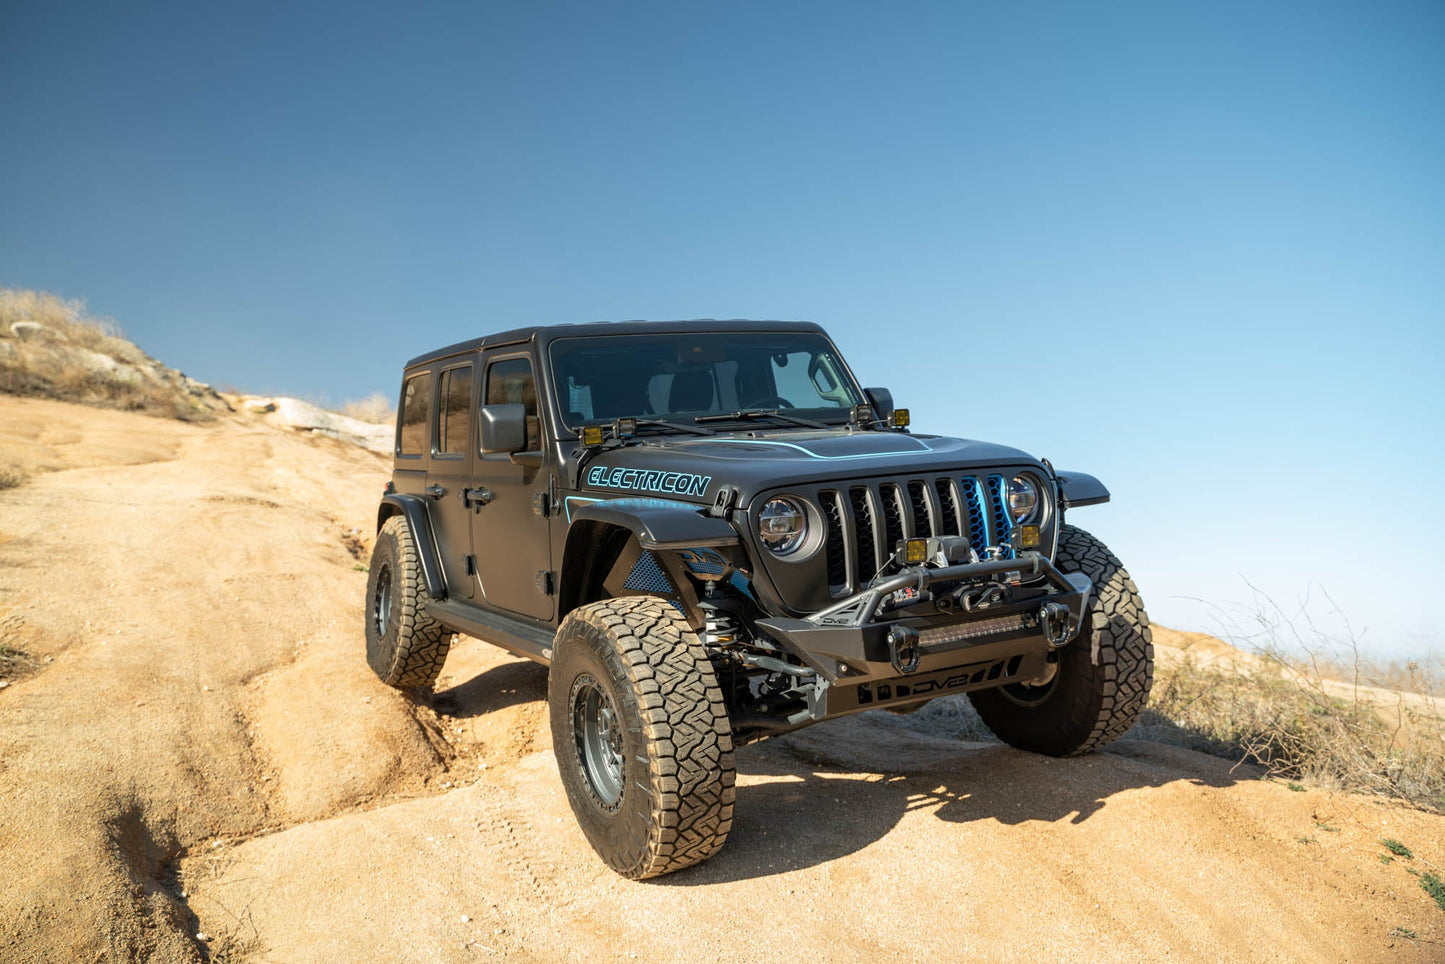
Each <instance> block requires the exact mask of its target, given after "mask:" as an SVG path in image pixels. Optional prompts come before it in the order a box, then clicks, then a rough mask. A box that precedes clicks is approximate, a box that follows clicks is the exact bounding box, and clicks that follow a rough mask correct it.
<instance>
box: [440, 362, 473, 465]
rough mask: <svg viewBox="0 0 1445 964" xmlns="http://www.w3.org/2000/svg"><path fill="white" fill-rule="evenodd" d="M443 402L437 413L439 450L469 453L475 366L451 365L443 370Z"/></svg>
mask: <svg viewBox="0 0 1445 964" xmlns="http://www.w3.org/2000/svg"><path fill="white" fill-rule="evenodd" d="M439 397H440V399H441V404H440V406H439V407H438V408H439V410H438V412H437V437H438V438H439V440H440V441H439V442H438V443H437V452H438V454H440V455H465V454H466V451H467V441H468V439H470V438H471V434H472V421H471V415H472V368H471V366H470V365H468V366H467V367H466V368H449V369H447V370H446V371H444V372H442V379H441V390H440V394H439Z"/></svg>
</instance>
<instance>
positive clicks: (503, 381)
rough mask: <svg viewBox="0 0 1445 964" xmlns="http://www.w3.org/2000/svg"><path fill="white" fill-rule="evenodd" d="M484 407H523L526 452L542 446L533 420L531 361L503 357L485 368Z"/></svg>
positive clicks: (539, 430) (534, 401)
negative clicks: (485, 393)
mask: <svg viewBox="0 0 1445 964" xmlns="http://www.w3.org/2000/svg"><path fill="white" fill-rule="evenodd" d="M574 401H577V400H576V399H574ZM486 404H488V405H525V406H526V407H527V451H529V452H535V451H537V450H539V449H540V448H541V447H542V427H541V423H540V422H539V421H538V420H537V383H536V381H535V380H533V378H532V361H531V359H529V358H507V359H504V360H503V361H497V362H492V363H491V364H490V365H488V366H487V401H486Z"/></svg>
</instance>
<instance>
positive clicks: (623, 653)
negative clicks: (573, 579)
mask: <svg viewBox="0 0 1445 964" xmlns="http://www.w3.org/2000/svg"><path fill="white" fill-rule="evenodd" d="M547 701H548V704H549V711H550V714H551V721H552V747H553V750H554V751H555V753H556V757H557V767H558V770H559V772H560V774H561V777H562V785H563V786H564V787H565V788H566V790H567V799H568V801H569V802H570V803H571V805H572V812H573V813H574V814H576V816H577V822H578V824H580V825H581V827H582V831H583V833H585V834H586V836H587V840H588V841H589V842H590V843H591V844H592V847H593V849H595V850H596V851H597V853H598V854H599V855H600V856H601V857H602V859H603V860H605V861H606V862H607V864H608V866H610V867H611V868H612V869H613V870H615V871H617V872H618V873H619V874H622V875H623V876H624V877H631V878H633V879H642V878H645V877H656V876H659V875H661V874H666V873H671V872H672V871H674V870H681V869H682V868H684V867H690V866H692V865H693V864H696V863H699V862H701V861H703V860H706V859H707V858H709V857H711V856H712V855H713V854H715V853H717V852H718V850H720V849H721V848H722V845H723V843H724V841H726V840H727V835H728V831H729V830H730V829H731V828H732V819H733V799H734V786H733V784H734V780H735V773H734V770H733V746H732V734H731V730H730V727H729V724H728V715H727V708H726V706H725V705H724V703H723V696H722V690H721V689H719V688H718V685H717V680H716V678H715V677H714V675H713V669H712V664H711V662H709V660H708V658H707V653H706V651H705V650H704V649H703V647H702V643H701V642H699V641H698V638H697V636H696V635H694V634H693V632H692V631H691V630H690V629H689V628H688V625H687V623H686V622H684V621H683V620H682V618H681V617H680V616H678V615H677V612H676V610H674V609H673V608H672V606H671V605H669V604H667V603H665V602H662V601H660V600H657V599H653V598H651V597H646V596H631V597H626V598H622V599H607V600H603V601H601V602H595V603H592V604H590V605H587V606H583V607H581V608H579V609H576V610H574V611H573V612H572V613H570V614H569V615H568V616H567V619H566V620H565V621H564V622H563V623H562V627H561V629H559V630H558V632H557V640H556V643H555V644H554V656H553V659H552V666H551V669H550V671H549V674H548V679H547Z"/></svg>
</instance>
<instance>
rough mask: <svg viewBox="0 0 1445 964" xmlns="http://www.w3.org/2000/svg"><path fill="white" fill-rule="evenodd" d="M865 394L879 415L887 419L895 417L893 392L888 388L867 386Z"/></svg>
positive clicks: (884, 419)
mask: <svg viewBox="0 0 1445 964" xmlns="http://www.w3.org/2000/svg"><path fill="white" fill-rule="evenodd" d="M863 394H864V395H866V396H868V403H869V404H870V405H872V406H873V411H874V412H875V413H876V414H877V415H878V417H879V418H880V419H881V420H883V421H885V422H888V421H891V420H892V418H893V393H892V392H890V391H889V390H888V389H886V388H865V389H863Z"/></svg>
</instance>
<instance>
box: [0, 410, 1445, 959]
mask: <svg viewBox="0 0 1445 964" xmlns="http://www.w3.org/2000/svg"><path fill="white" fill-rule="evenodd" d="M6 466H13V467H18V468H20V469H21V470H23V471H24V472H25V473H26V474H27V475H28V480H27V481H26V482H24V483H23V484H22V485H20V486H18V487H16V488H11V489H6V490H3V491H0V643H3V645H4V646H5V647H6V649H7V651H8V652H9V654H10V655H8V656H7V657H6V662H5V664H4V673H5V677H4V682H5V683H6V684H7V685H5V686H4V687H0V960H3V961H22V962H30V961H85V962H89V961H107V960H115V961H128V960H136V959H146V960H157V961H167V962H168V961H198V960H224V961H258V962H259V961H285V962H290V961H338V962H341V961H347V962H350V961H359V960H386V961H473V960H481V959H485V958H487V957H492V956H498V957H513V958H518V959H524V960H525V959H539V960H557V959H567V960H584V959H585V960H624V961H625V960H632V959H637V960H649V961H670V960H677V961H696V960H709V959H712V960H727V961H734V960H735V961H745V960H746V961H754V960H758V959H769V958H780V957H785V956H786V957H806V958H808V959H813V960H817V959H822V960H854V959H858V958H860V957H864V956H867V957H872V958H882V959H898V960H905V959H921V958H946V959H953V960H960V959H983V960H1030V961H1032V960H1038V959H1041V958H1043V959H1048V958H1052V959H1060V960H1106V961H1114V960H1117V961H1135V960H1140V959H1150V960H1158V959H1163V958H1179V959H1184V960H1211V961H1213V960H1281V961H1339V960H1351V961H1371V960H1392V961H1394V960H1399V961H1440V960H1442V959H1445V913H1442V912H1441V911H1440V909H1439V908H1438V907H1436V905H1435V904H1434V903H1433V902H1432V901H1431V900H1430V899H1429V898H1428V897H1427V896H1426V895H1425V893H1424V892H1423V891H1422V890H1421V889H1420V887H1419V886H1418V883H1417V880H1416V878H1415V877H1414V876H1411V875H1410V874H1409V873H1408V866H1407V865H1410V866H1415V867H1416V868H1417V869H1418V868H1420V867H1428V866H1433V867H1435V868H1440V867H1441V866H1442V865H1445V818H1442V817H1439V816H1435V815H1430V814H1424V813H1419V812H1416V811H1413V810H1409V809H1406V808H1403V807H1399V806H1393V805H1387V804H1383V803H1380V802H1377V801H1374V800H1370V799H1366V798H1362V797H1356V796H1349V795H1343V794H1331V793H1327V792H1325V791H1321V790H1307V791H1304V792H1292V791H1291V790H1289V789H1288V788H1287V787H1286V786H1285V785H1284V784H1282V783H1279V782H1275V781H1267V780H1262V779H1259V778H1258V775H1257V773H1255V772H1253V771H1250V770H1248V769H1245V768H1234V769H1231V767H1230V766H1229V764H1228V763H1227V762H1226V761H1222V760H1218V759H1215V758H1211V757H1207V756H1202V755H1199V754H1196V753H1192V752H1189V751H1186V750H1182V749H1178V748H1175V747H1169V746H1163V745H1159V744H1154V743H1149V742H1145V741H1142V740H1131V739H1125V740H1122V741H1120V742H1118V743H1116V744H1114V745H1113V746H1112V747H1110V748H1109V749H1107V750H1106V751H1104V752H1101V753H1097V754H1094V755H1092V756H1089V757H1085V758H1082V759H1076V760H1051V759H1046V758H1042V757H1035V756H1031V755H1028V754H1024V753H1019V752H1016V751H1013V750H1011V749H1008V748H1005V747H1003V746H1001V745H999V744H997V743H994V742H990V741H988V740H987V739H986V738H981V737H980V736H979V735H978V734H977V732H976V731H975V730H974V729H972V728H971V726H970V725H969V724H968V722H967V719H968V715H967V714H966V713H965V712H963V711H962V710H960V709H959V708H958V707H957V706H956V705H950V703H949V702H948V701H936V702H935V703H934V704H931V705H930V706H929V707H928V708H927V709H925V710H924V711H922V712H920V713H918V714H915V715H912V716H898V715H893V714H887V713H872V714H865V715H863V716H859V717H854V718H851V719H848V720H843V721H836V722H834V723H830V724H825V725H823V726H819V727H816V728H813V729H810V730H806V731H802V732H800V733H797V734H793V735H791V736H787V737H784V738H781V739H777V740H774V741H771V742H766V743H762V744H758V745H755V746H751V747H746V748H743V749H742V750H741V751H740V752H739V754H738V767H739V781H738V783H739V790H738V818H737V821H736V823H735V825H734V829H733V831H732V835H731V838H730V839H729V842H728V845H727V847H726V848H725V849H724V851H723V852H722V853H721V854H720V855H719V856H718V857H716V858H715V859H713V860H712V861H710V862H708V863H706V864H704V865H702V866H700V867H697V868H694V869H692V870H689V871H684V872H682V873H679V874H675V875H672V876H670V877H665V878H662V879H660V880H657V881H651V882H645V883H633V882H629V881H625V880H622V879H620V878H618V877H616V876H615V875H613V874H611V873H610V872H609V871H607V870H606V869H605V868H604V867H603V865H602V864H601V862H600V861H599V860H598V859H597V858H596V857H595V856H594V855H593V854H592V852H591V851H590V849H589V848H588V847H587V844H586V842H585V840H584V839H583V837H582V835H581V832H580V831H579V830H578V829H577V827H576V825H575V823H574V822H573V819H572V816H571V813H570V811H569V810H568V807H567V803H566V799H565V796H564V795H563V792H562V789H561V785H560V783H559V781H558V779H557V776H556V772H555V767H554V762H553V759H552V755H551V751H550V737H549V735H548V733H547V722H546V714H545V712H544V708H545V704H544V698H545V690H546V671H545V670H544V669H542V668H541V667H538V666H536V665H533V664H531V663H527V662H525V661H518V660H516V659H514V658H512V657H510V656H507V655H506V654H504V653H502V652H501V651H499V650H496V649H493V648H492V647H489V646H486V645H484V644H482V643H480V642H478V641H476V640H469V639H462V640H460V641H459V643H458V645H457V646H456V647H455V648H454V650H453V652H452V655H451V657H450V658H449V661H448V663H447V667H446V670H445V673H444V675H443V678H442V680H441V681H440V682H439V685H438V687H437V693H436V696H435V697H434V698H433V699H432V700H431V701H429V702H428V703H427V704H425V705H417V704H414V703H412V702H410V701H408V700H407V699H405V698H403V697H402V696H400V695H399V694H397V693H395V692H393V691H391V690H389V689H388V688H386V687H385V686H383V685H381V684H380V683H379V682H377V681H376V680H375V678H374V677H373V676H372V675H371V673H370V671H369V670H368V669H367V667H366V664H365V661H364V658H363V653H362V649H363V643H362V629H361V616H360V613H361V609H362V595H363V591H364V584H365V573H364V571H362V567H363V566H364V563H365V561H366V553H367V552H368V550H369V544H370V537H371V534H372V528H373V525H374V518H375V508H376V500H377V497H378V496H379V494H380V490H381V486H382V484H383V483H384V481H385V480H386V477H387V472H388V466H387V463H386V461H385V460H384V459H383V458H381V457H379V456H376V455H374V454H372V453H370V452H367V451H366V450H364V449H361V448H358V447H354V446H350V445H347V444H345V443H341V442H335V441H331V440H328V439H323V438H314V437H303V436H298V435H294V434H288V433H287V432H285V431H284V430H281V429H277V428H274V427H272V426H268V425H266V424H264V423H262V422H260V421H259V420H253V419H247V418H244V417H236V418H227V419H223V420H221V421H219V422H216V423H213V424H209V425H188V424H183V423H179V422H172V421H163V420H159V419H154V418H148V417H144V416H139V415H131V414H125V413H119V412H111V411H103V410H97V409H90V408H82V407H78V406H72V405H66V404H63V403H58V402H47V401H38V400H26V399H15V398H10V397H3V396H0V467H6ZM1144 589H1145V592H1146V594H1147V586H1145V587H1144ZM1146 598H1147V595H1146ZM1170 640H1171V636H1170V635H1169V634H1168V633H1167V632H1163V633H1161V636H1160V640H1159V641H1160V642H1161V644H1163V645H1165V646H1167V645H1168V644H1169V642H1170ZM17 653H23V654H24V656H17V655H15V654H17ZM1381 837H1391V838H1395V839H1398V840H1400V841H1402V842H1404V843H1406V844H1407V845H1409V846H1410V847H1411V848H1413V849H1414V851H1415V855H1416V856H1415V857H1414V858H1413V859H1412V860H1410V861H1406V860H1395V861H1393V862H1391V863H1382V862H1381V860H1380V859H1379V855H1380V854H1381V853H1382V852H1383V851H1382V849H1381V847H1380V845H1379V843H1378V840H1379V839H1380V838H1381ZM1410 934H1413V935H1414V936H1413V937H1411V936H1408V935H1410Z"/></svg>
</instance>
